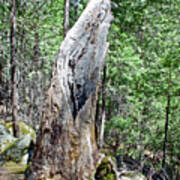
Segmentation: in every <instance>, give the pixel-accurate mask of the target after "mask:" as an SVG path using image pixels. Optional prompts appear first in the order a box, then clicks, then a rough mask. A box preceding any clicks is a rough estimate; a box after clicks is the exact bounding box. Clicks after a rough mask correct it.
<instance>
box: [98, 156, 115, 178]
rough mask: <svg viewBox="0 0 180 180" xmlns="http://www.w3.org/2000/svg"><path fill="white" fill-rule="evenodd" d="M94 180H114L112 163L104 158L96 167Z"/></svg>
mask: <svg viewBox="0 0 180 180" xmlns="http://www.w3.org/2000/svg"><path fill="white" fill-rule="evenodd" d="M95 179H96V180H116V173H115V171H114V168H113V165H112V163H111V162H110V161H109V159H108V158H107V157H105V158H104V159H103V160H102V161H101V163H100V165H99V166H98V168H97V170H96V173H95Z"/></svg>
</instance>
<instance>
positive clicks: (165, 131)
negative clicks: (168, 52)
mask: <svg viewBox="0 0 180 180" xmlns="http://www.w3.org/2000/svg"><path fill="white" fill-rule="evenodd" d="M170 81H171V72H169V77H168V94H167V106H166V121H165V127H164V143H163V160H162V167H163V168H164V167H165V164H166V146H167V136H168V124H169V114H170V101H171V95H170Z"/></svg>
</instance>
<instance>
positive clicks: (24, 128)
mask: <svg viewBox="0 0 180 180" xmlns="http://www.w3.org/2000/svg"><path fill="white" fill-rule="evenodd" d="M3 125H4V126H5V127H6V128H7V129H8V131H9V132H10V134H11V135H13V129H12V122H10V123H5V124H3ZM18 126H19V134H20V136H24V135H27V134H29V135H30V137H31V140H33V141H34V142H35V141H36V132H35V130H34V129H33V128H32V127H31V126H29V125H28V124H26V123H24V122H22V121H19V122H18Z"/></svg>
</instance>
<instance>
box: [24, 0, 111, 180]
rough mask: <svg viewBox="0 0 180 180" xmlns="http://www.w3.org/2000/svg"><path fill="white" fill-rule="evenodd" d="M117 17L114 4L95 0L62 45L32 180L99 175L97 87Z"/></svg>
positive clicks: (79, 179)
mask: <svg viewBox="0 0 180 180" xmlns="http://www.w3.org/2000/svg"><path fill="white" fill-rule="evenodd" d="M111 19H112V16H111V13H110V2H109V0H99V1H96V0H90V2H89V3H88V5H87V8H86V9H85V11H84V12H83V13H82V15H81V17H80V18H79V20H78V21H77V22H76V23H75V25H74V27H73V28H72V29H71V30H70V31H69V33H68V34H67V36H66V38H65V39H64V41H63V42H62V45H61V47H60V50H59V54H58V57H57V61H56V65H55V68H54V70H53V77H52V80H51V85H50V88H49V91H48V97H47V104H46V108H45V110H44V114H43V119H42V124H41V127H40V131H39V135H38V138H37V145H36V148H35V152H34V155H33V158H32V165H31V167H30V170H29V172H27V176H26V179H28V180H29V179H47V178H51V179H60V180H72V179H78V180H86V179H89V178H90V177H91V175H92V174H93V173H94V172H95V166H96V162H97V159H98V157H99V153H98V150H97V146H96V138H95V112H96V100H97V89H98V86H97V84H98V81H99V79H100V72H101V70H102V68H103V65H104V59H105V56H106V52H107V48H108V43H107V33H108V29H109V26H110V21H111Z"/></svg>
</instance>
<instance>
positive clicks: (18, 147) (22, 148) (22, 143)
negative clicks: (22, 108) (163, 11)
mask: <svg viewBox="0 0 180 180" xmlns="http://www.w3.org/2000/svg"><path fill="white" fill-rule="evenodd" d="M19 129H20V137H19V138H15V137H14V136H13V135H12V123H6V124H4V125H2V124H0V165H3V164H4V163H5V162H9V161H13V162H16V163H20V162H21V163H22V164H25V163H26V161H27V151H28V148H29V145H30V142H31V141H34V142H35V139H36V133H35V131H34V130H33V128H32V127H30V126H29V125H27V124H26V123H24V122H19Z"/></svg>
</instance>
